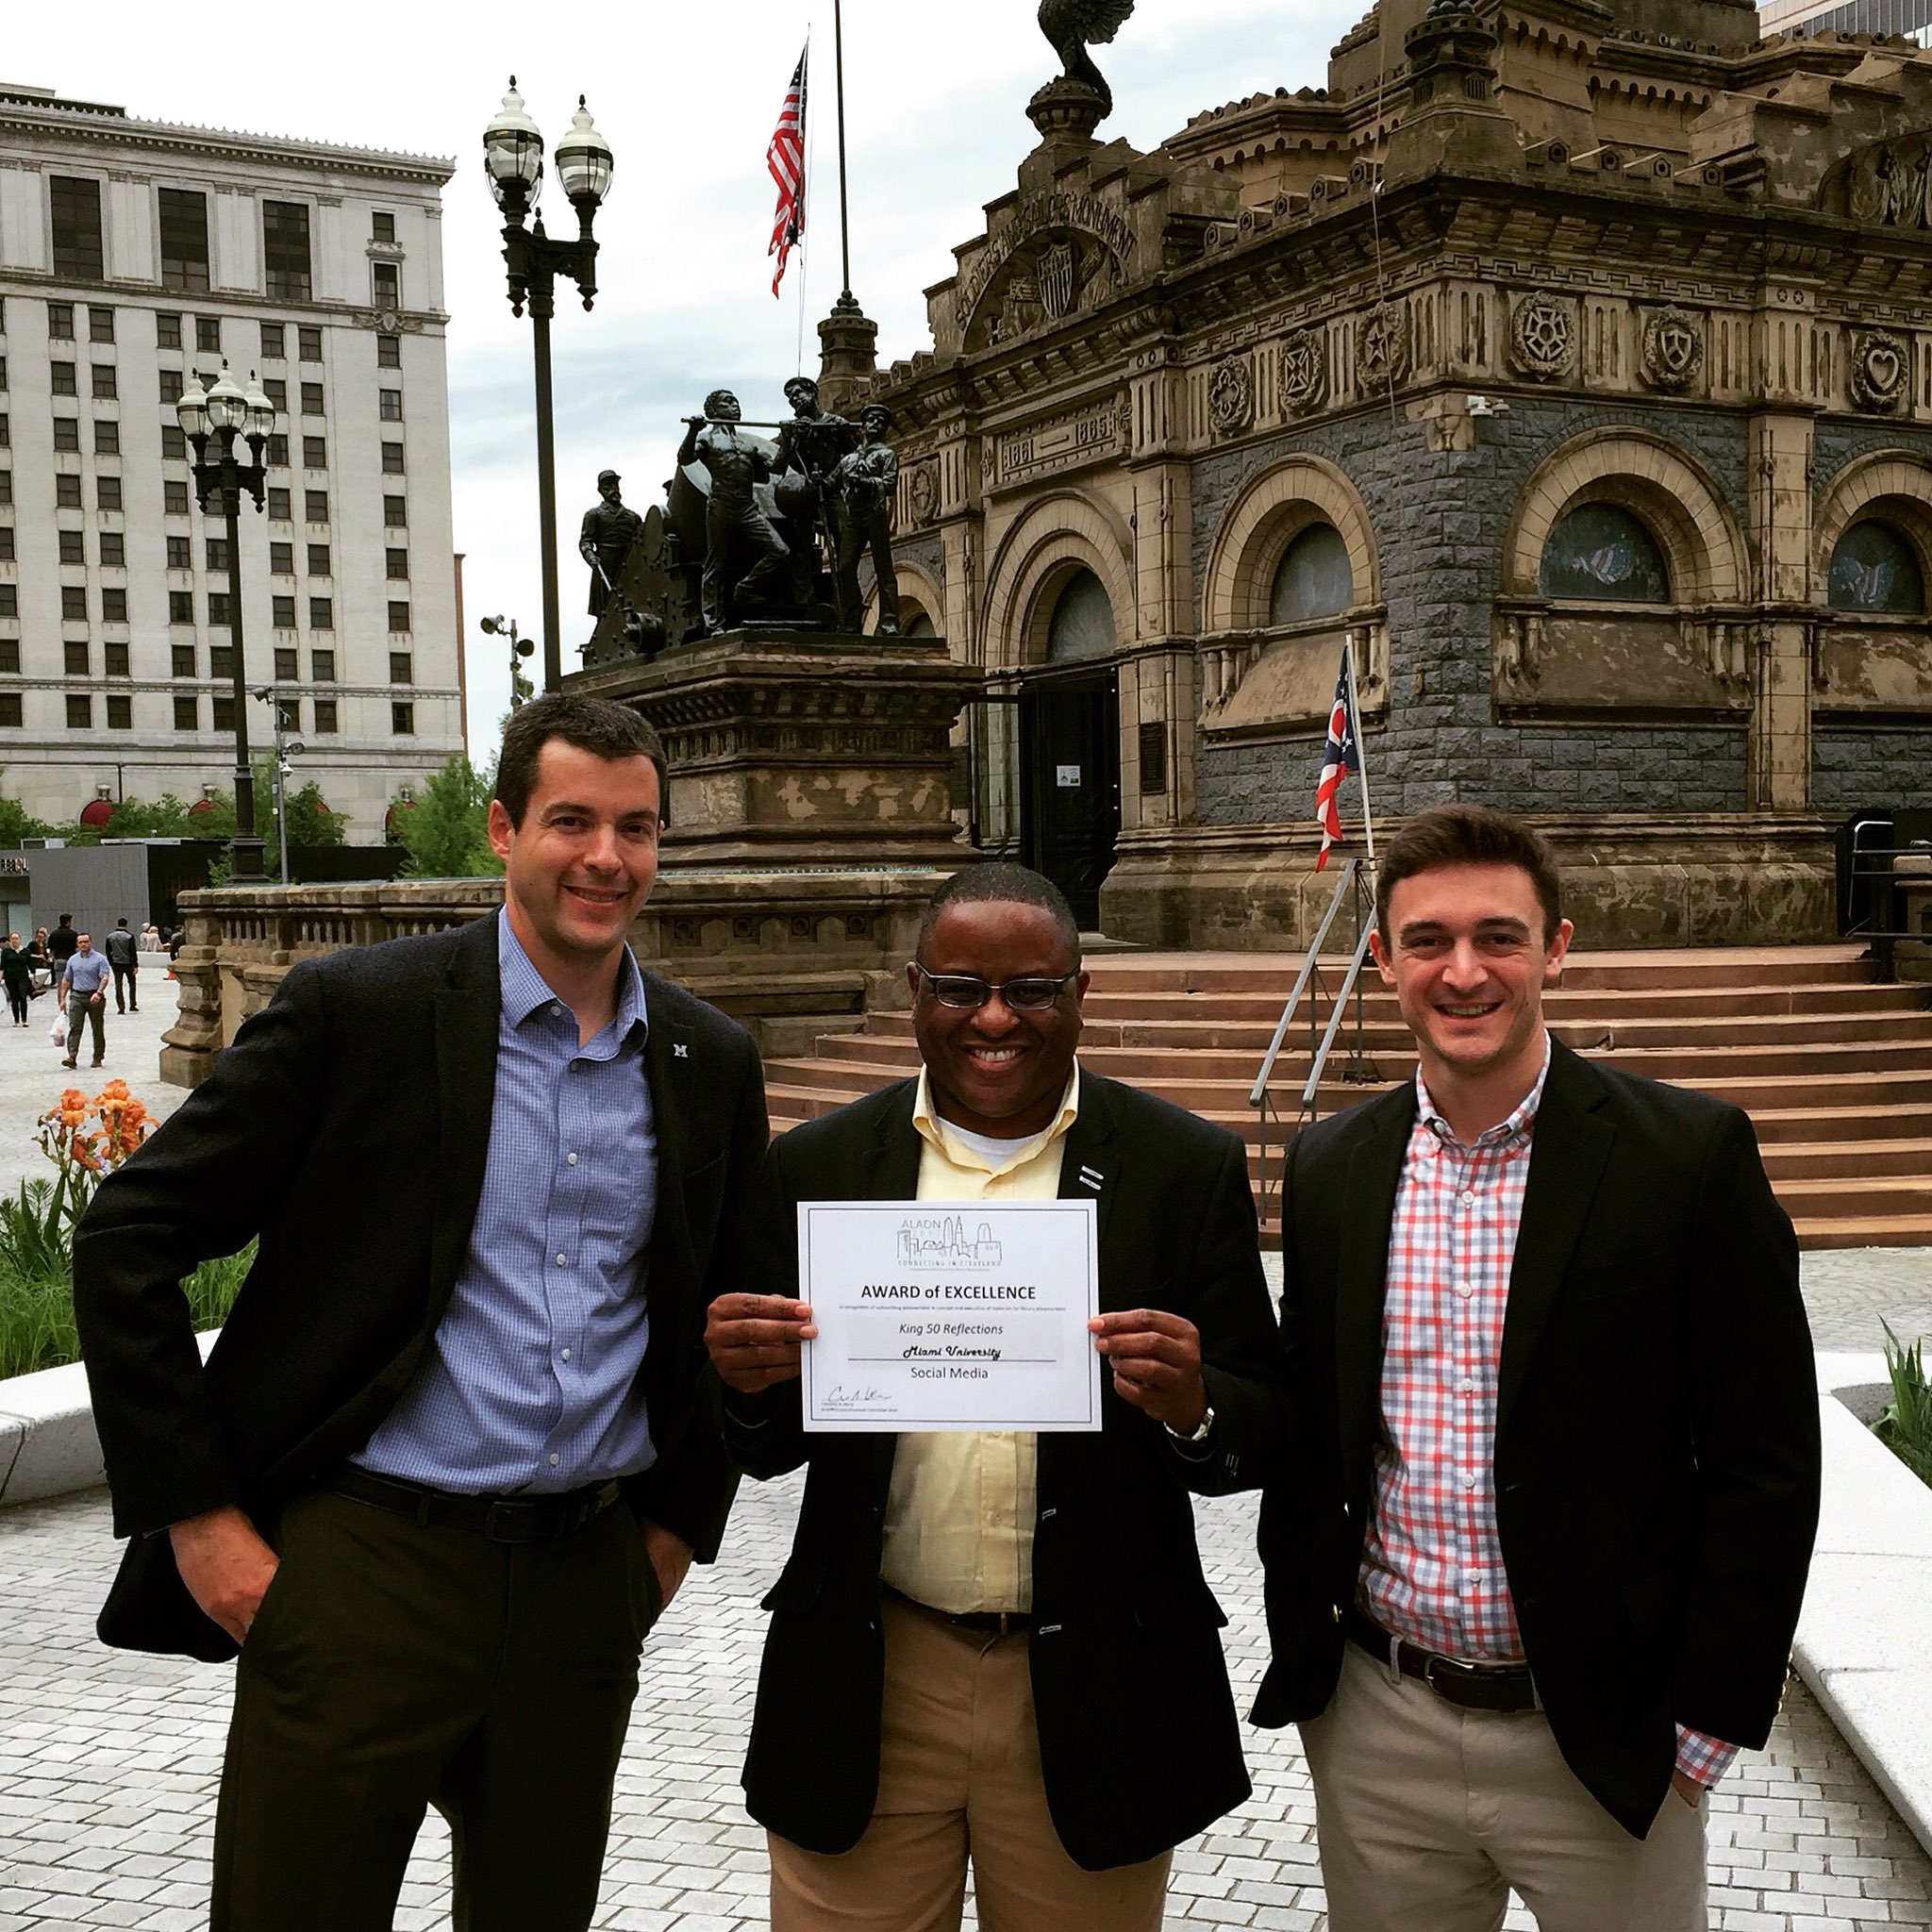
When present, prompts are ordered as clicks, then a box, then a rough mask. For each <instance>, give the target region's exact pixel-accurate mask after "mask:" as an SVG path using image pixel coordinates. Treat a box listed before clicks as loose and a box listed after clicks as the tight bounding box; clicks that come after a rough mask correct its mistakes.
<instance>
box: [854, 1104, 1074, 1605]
mask: <svg viewBox="0 0 1932 1932" xmlns="http://www.w3.org/2000/svg"><path fill="white" fill-rule="evenodd" d="M1079 1092H1080V1070H1079V1068H1078V1067H1077V1066H1076V1067H1074V1070H1073V1072H1072V1073H1071V1074H1068V1076H1067V1091H1066V1092H1065V1093H1064V1094H1063V1095H1062V1096H1061V1098H1060V1106H1059V1112H1058V1114H1057V1115H1056V1116H1055V1118H1054V1121H1053V1124H1052V1125H1051V1126H1049V1127H1047V1128H1046V1129H1045V1130H1044V1131H1043V1132H1041V1133H1039V1134H1036V1135H1034V1136H1033V1138H1032V1139H1031V1140H1029V1141H1021V1142H1019V1143H1017V1144H1015V1145H1012V1146H1010V1147H1004V1146H1003V1147H1001V1148H999V1149H997V1150H996V1151H994V1152H993V1153H992V1154H991V1155H989V1154H988V1153H987V1152H985V1151H982V1150H981V1149H980V1148H978V1147H975V1146H973V1145H972V1144H970V1143H969V1142H968V1141H964V1140H962V1139H961V1138H960V1136H959V1133H958V1129H957V1128H955V1127H952V1126H950V1125H949V1124H947V1123H946V1122H945V1121H942V1120H941V1118H940V1116H939V1114H938V1112H937V1111H936V1109H935V1108H934V1107H933V1104H932V1091H931V1089H930V1087H929V1086H928V1085H927V1082H926V1077H925V1070H924V1068H923V1067H922V1068H921V1069H920V1074H919V1092H918V1095H917V1096H916V1098H915V1099H914V1102H913V1107H912V1124H913V1126H914V1127H915V1128H916V1129H917V1131H918V1133H919V1137H920V1139H921V1140H922V1141H924V1143H925V1145H924V1147H923V1148H922V1149H921V1151H920V1157H919V1196H918V1198H919V1199H920V1200H922V1201H1051V1200H1053V1199H1055V1198H1056V1197H1057V1196H1058V1193H1059V1191H1060V1158H1061V1157H1062V1155H1063V1154H1064V1153H1065V1152H1066V1137H1067V1129H1068V1128H1069V1127H1071V1126H1072V1125H1073V1124H1074V1120H1075V1119H1076V1118H1077V1117H1078V1115H1079V1111H1080V1107H1079ZM1039 1441H1040V1439H1039V1437H1038V1436H1036V1435H1035V1434H1034V1433H1033V1431H1032V1430H1030V1429H1027V1430H1024V1431H1013V1430H1002V1431H997V1432H994V1431H989V1432H987V1433H985V1434H981V1435H969V1434H951V1433H946V1434H940V1433H927V1434H921V1435H904V1436H901V1437H900V1438H899V1449H898V1454H897V1456H896V1457H894V1459H893V1462H892V1487H891V1492H890V1493H889V1494H888V1496H887V1498H886V1524H885V1550H884V1554H883V1556H882V1557H881V1559H880V1562H879V1575H880V1577H881V1579H882V1580H883V1581H884V1582H886V1583H888V1584H890V1585H891V1587H892V1589H894V1590H896V1591H899V1592H900V1593H901V1594H902V1595H905V1596H909V1597H911V1598H912V1599H913V1600H914V1601H915V1602H917V1603H922V1604H928V1605H930V1606H931V1607H933V1608H934V1609H936V1610H951V1611H954V1612H964V1611H967V1610H1030V1609H1031V1608H1032V1607H1033V1520H1034V1515H1035V1511H1036V1507H1037V1495H1038V1490H1037V1483H1036V1471H1037V1467H1038V1452H1039Z"/></svg>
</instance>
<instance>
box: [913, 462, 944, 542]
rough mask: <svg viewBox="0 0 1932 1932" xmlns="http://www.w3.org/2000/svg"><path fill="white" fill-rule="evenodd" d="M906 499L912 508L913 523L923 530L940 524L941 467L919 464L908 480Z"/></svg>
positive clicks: (931, 464) (932, 464)
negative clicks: (927, 526)
mask: <svg viewBox="0 0 1932 1932" xmlns="http://www.w3.org/2000/svg"><path fill="white" fill-rule="evenodd" d="M906 498H907V501H908V503H909V504H910V505H911V507H912V521H913V522H914V523H915V524H918V525H920V526H921V527H922V528H923V527H924V526H925V525H929V524H933V523H936V522H938V520H939V514H940V467H939V465H938V464H937V463H920V464H917V465H916V466H915V467H914V469H913V472H912V475H910V476H909V477H908V479H907V483H906Z"/></svg>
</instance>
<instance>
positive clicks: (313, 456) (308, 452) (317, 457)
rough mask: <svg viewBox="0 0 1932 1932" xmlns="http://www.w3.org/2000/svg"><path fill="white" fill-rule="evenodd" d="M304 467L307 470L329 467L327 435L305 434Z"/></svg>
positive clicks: (303, 443) (303, 448) (303, 442)
mask: <svg viewBox="0 0 1932 1932" xmlns="http://www.w3.org/2000/svg"><path fill="white" fill-rule="evenodd" d="M302 467H303V468H304V469H305V470H325V469H327V468H328V438H327V437H325V436H305V437H304V438H303V439H302Z"/></svg>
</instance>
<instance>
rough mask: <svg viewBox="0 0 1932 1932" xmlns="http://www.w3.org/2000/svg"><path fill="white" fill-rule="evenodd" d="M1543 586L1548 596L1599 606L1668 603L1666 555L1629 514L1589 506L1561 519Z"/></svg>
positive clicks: (1541, 576)
mask: <svg viewBox="0 0 1932 1932" xmlns="http://www.w3.org/2000/svg"><path fill="white" fill-rule="evenodd" d="M1537 585H1538V588H1539V589H1540V590H1541V591H1542V594H1543V595H1544V596H1545V597H1563V598H1570V599H1573V600H1575V601H1578V602H1590V603H1599V604H1668V603H1669V602H1670V601H1671V573H1670V569H1669V567H1668V566H1667V565H1666V564H1665V562H1664V558H1663V552H1662V551H1661V550H1659V549H1658V548H1657V539H1656V538H1655V537H1653V536H1652V535H1651V534H1650V532H1649V531H1648V530H1646V529H1645V528H1644V527H1643V525H1641V523H1639V522H1638V520H1637V519H1636V518H1635V517H1634V516H1632V515H1631V514H1630V512H1629V511H1628V510H1627V509H1622V508H1618V506H1617V505H1616V504H1614V503H1586V504H1581V505H1579V506H1578V507H1577V508H1575V509H1573V510H1570V511H1567V512H1566V513H1565V514H1564V515H1563V516H1561V517H1559V518H1558V519H1557V526H1556V528H1555V529H1553V530H1552V531H1551V532H1550V536H1549V541H1548V542H1546V543H1545V544H1544V545H1543V557H1542V564H1541V568H1540V569H1539V570H1538V572H1537Z"/></svg>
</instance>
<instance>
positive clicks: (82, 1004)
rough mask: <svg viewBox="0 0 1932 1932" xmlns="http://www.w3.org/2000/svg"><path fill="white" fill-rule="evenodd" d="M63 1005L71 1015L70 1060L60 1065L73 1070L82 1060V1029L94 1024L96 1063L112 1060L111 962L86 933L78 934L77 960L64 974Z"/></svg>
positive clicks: (75, 943) (75, 952) (62, 986)
mask: <svg viewBox="0 0 1932 1932" xmlns="http://www.w3.org/2000/svg"><path fill="white" fill-rule="evenodd" d="M60 1004H61V1006H62V1007H63V1008H65V1010H66V1013H67V1057H66V1058H65V1059H63V1060H62V1061H61V1062H60V1064H61V1065H62V1066H63V1067H71V1066H73V1065H75V1062H76V1061H77V1060H78V1058H79V1057H80V1029H81V1028H82V1026H84V1025H86V1024H90V1023H92V1026H93V1029H94V1058H93V1063H94V1065H95V1066H99V1065H100V1063H101V1062H102V1061H103V1060H104V1059H105V1058H107V1057H108V1021H107V1014H108V961H107V958H106V956H105V955H103V954H100V953H97V952H95V951H94V942H93V941H92V938H91V937H90V936H89V935H88V934H86V933H84V932H83V933H76V934H75V942H74V957H73V958H71V959H69V960H68V962H67V965H66V968H65V970H64V971H63V972H62V973H61V974H60Z"/></svg>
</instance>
